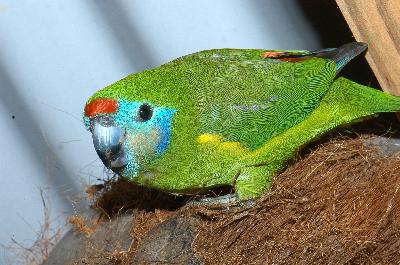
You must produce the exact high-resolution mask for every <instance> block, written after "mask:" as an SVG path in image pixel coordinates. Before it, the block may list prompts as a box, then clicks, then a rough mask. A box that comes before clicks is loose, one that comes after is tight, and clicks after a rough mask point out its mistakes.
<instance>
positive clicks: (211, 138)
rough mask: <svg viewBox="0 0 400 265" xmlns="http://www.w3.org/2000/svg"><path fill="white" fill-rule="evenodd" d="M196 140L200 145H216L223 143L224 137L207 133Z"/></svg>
mask: <svg viewBox="0 0 400 265" xmlns="http://www.w3.org/2000/svg"><path fill="white" fill-rule="evenodd" d="M196 140H197V142H198V143H199V144H205V143H216V142H222V137H221V136H219V135H216V134H209V133H205V134H201V135H199V136H197V139H196Z"/></svg>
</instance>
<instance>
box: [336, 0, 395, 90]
mask: <svg viewBox="0 0 400 265" xmlns="http://www.w3.org/2000/svg"><path fill="white" fill-rule="evenodd" d="M336 3H337V4H338V6H339V8H340V10H341V12H342V14H343V16H344V18H345V19H346V21H347V23H348V25H349V27H350V29H351V31H352V32H353V34H354V37H355V38H356V40H357V41H362V42H366V43H367V44H368V52H367V55H366V57H367V60H368V63H369V64H370V66H371V68H372V70H373V71H374V73H375V75H376V78H377V79H378V81H379V84H380V85H381V87H382V89H383V90H385V91H387V92H389V93H391V94H394V95H400V1H399V0H336Z"/></svg>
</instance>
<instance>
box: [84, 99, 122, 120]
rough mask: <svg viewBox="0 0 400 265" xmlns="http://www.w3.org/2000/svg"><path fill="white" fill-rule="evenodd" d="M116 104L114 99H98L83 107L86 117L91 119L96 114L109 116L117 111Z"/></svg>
mask: <svg viewBox="0 0 400 265" xmlns="http://www.w3.org/2000/svg"><path fill="white" fill-rule="evenodd" d="M117 108H118V103H117V101H115V100H114V99H109V98H98V99H95V100H93V101H92V102H90V103H89V104H87V105H86V106H85V115H86V117H92V116H95V115H97V114H110V113H114V112H116V111H117Z"/></svg>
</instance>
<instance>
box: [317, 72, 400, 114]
mask: <svg viewBox="0 0 400 265" xmlns="http://www.w3.org/2000/svg"><path fill="white" fill-rule="evenodd" d="M321 104H328V105H331V106H338V107H340V110H339V111H340V112H341V113H342V114H343V115H346V116H358V115H361V116H360V118H361V117H362V116H367V115H370V114H373V113H378V112H397V111H400V97H396V96H393V95H390V94H387V93H384V92H382V91H379V90H377V89H374V88H370V87H367V86H363V85H360V84H357V83H355V82H353V81H350V80H348V79H346V78H343V77H341V78H338V79H337V80H335V81H334V83H333V84H332V87H331V88H330V90H329V92H328V93H327V94H326V95H325V97H324V98H323V101H322V102H321Z"/></svg>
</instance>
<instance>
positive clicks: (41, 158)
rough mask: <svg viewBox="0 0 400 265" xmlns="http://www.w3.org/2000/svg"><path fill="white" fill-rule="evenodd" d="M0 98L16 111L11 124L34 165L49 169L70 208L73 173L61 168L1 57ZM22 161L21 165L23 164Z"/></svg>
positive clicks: (53, 183) (51, 177)
mask: <svg viewBox="0 0 400 265" xmlns="http://www.w3.org/2000/svg"><path fill="white" fill-rule="evenodd" d="M0 84H1V85H0V102H1V104H2V105H3V106H4V107H5V108H6V109H7V110H8V113H10V115H13V116H14V115H15V116H14V117H13V118H15V119H14V124H15V127H16V128H17V130H18V133H19V134H20V135H21V138H20V140H21V141H25V142H26V144H25V146H27V147H29V150H30V152H31V155H30V157H32V158H34V159H35V160H36V164H37V165H41V166H43V168H44V170H43V171H46V170H48V171H49V173H48V174H49V180H50V181H51V186H53V187H56V188H57V192H58V193H60V194H61V196H60V197H61V198H62V202H63V204H64V205H65V209H69V210H71V201H70V200H69V199H71V198H74V197H75V196H76V193H75V192H76V191H78V190H80V189H78V187H77V186H76V184H75V182H74V180H73V177H72V176H71V175H70V174H69V173H68V171H67V170H66V169H65V168H64V166H63V164H62V163H61V161H60V160H59V158H58V157H57V155H56V154H55V153H54V152H53V151H52V150H51V148H50V146H49V145H48V143H47V141H46V139H45V135H44V134H43V131H42V130H41V128H40V126H39V124H40V121H37V120H36V119H35V117H34V116H33V115H32V112H31V111H29V109H28V108H27V106H28V105H29V104H28V103H27V102H25V100H24V98H23V97H21V96H20V95H19V93H18V91H22V89H19V88H18V86H17V85H16V84H15V82H14V81H13V80H12V78H11V77H10V75H9V73H8V71H7V69H6V67H4V64H3V62H2V60H1V57H0ZM22 163H23V161H21V166H24V165H23V164H22Z"/></svg>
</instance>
